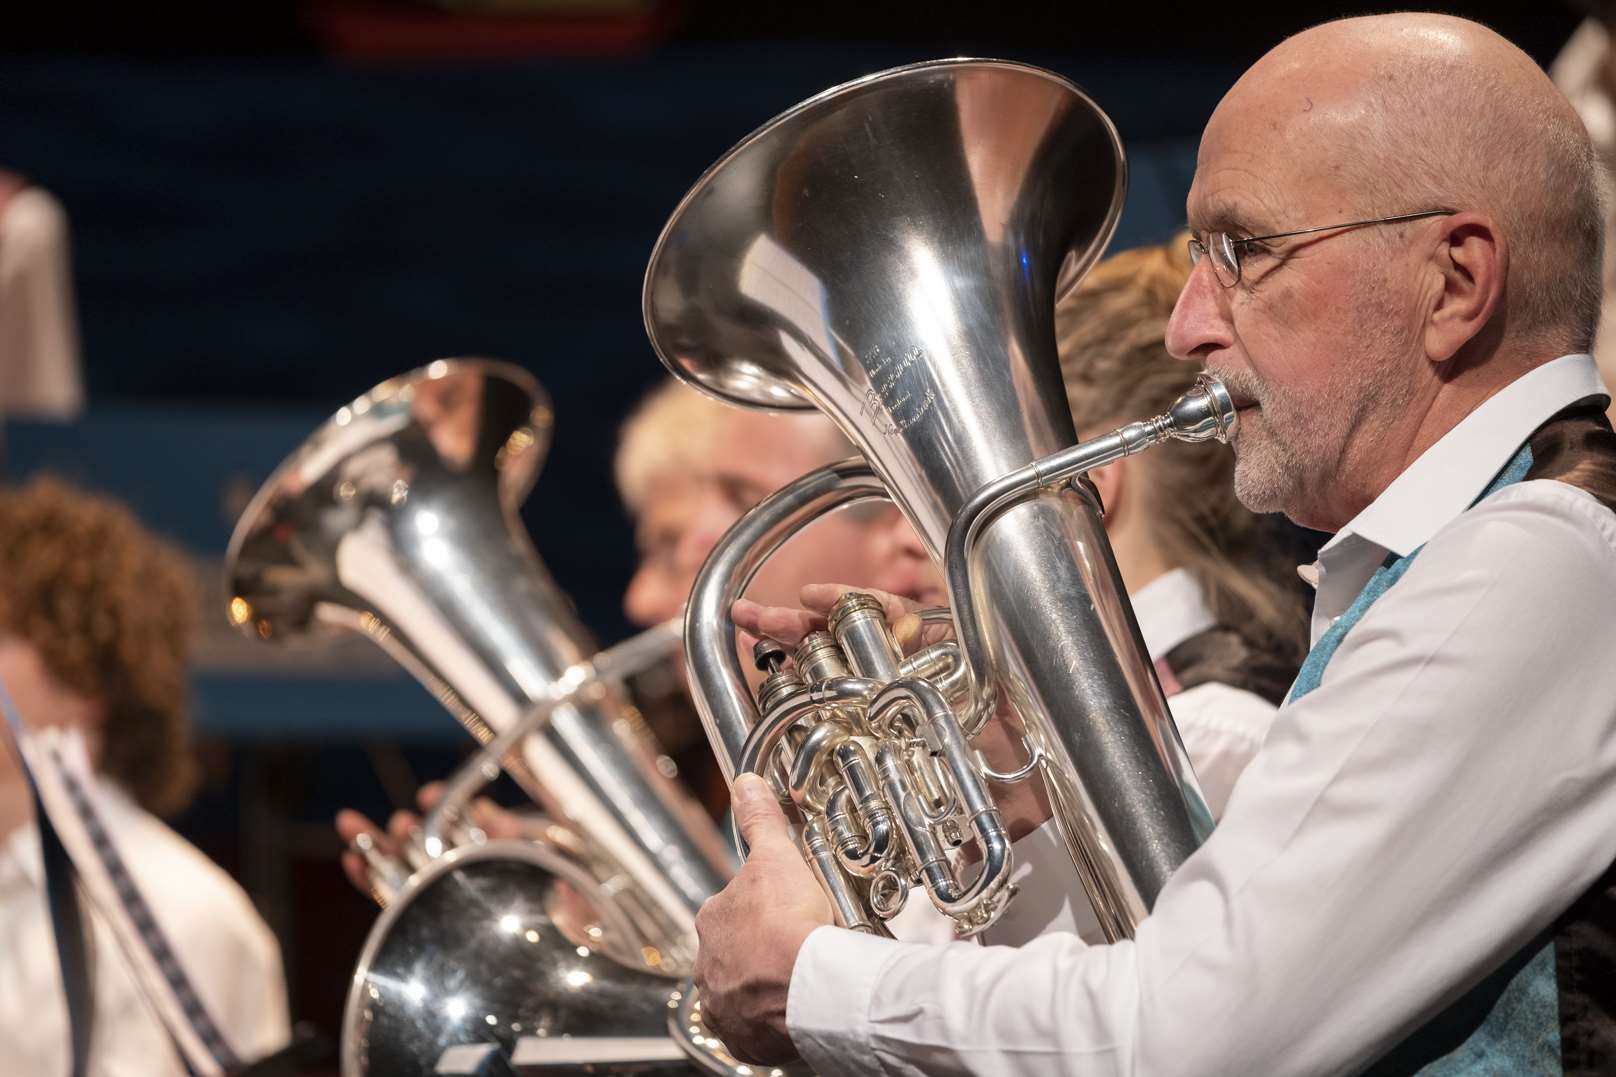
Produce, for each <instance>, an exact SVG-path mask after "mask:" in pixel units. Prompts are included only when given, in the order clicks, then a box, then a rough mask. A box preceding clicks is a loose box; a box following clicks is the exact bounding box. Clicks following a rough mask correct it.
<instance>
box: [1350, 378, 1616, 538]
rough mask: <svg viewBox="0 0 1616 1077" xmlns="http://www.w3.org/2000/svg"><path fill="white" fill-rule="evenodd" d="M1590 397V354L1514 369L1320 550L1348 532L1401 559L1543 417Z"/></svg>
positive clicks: (1465, 500)
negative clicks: (1516, 371)
mask: <svg viewBox="0 0 1616 1077" xmlns="http://www.w3.org/2000/svg"><path fill="white" fill-rule="evenodd" d="M1591 396H1604V397H1607V398H1608V396H1609V393H1608V392H1607V390H1606V389H1605V386H1604V383H1603V382H1601V381H1600V379H1599V368H1598V367H1596V366H1595V365H1594V360H1593V357H1592V356H1590V355H1562V356H1561V357H1560V358H1558V359H1555V360H1553V361H1552V362H1548V363H1544V364H1543V365H1542V366H1539V367H1536V368H1534V369H1532V370H1530V371H1528V372H1527V373H1525V374H1523V375H1521V376H1520V377H1519V378H1516V379H1515V380H1514V381H1512V382H1510V383H1509V384H1508V385H1506V386H1504V388H1503V389H1500V390H1499V391H1498V392H1497V393H1494V394H1493V395H1492V396H1491V397H1489V398H1488V399H1487V400H1485V401H1484V402H1483V403H1482V404H1481V406H1480V407H1478V408H1476V410H1475V411H1472V412H1471V413H1470V414H1469V415H1466V416H1465V417H1464V418H1463V419H1462V420H1460V422H1459V423H1458V425H1457V426H1455V427H1454V428H1453V429H1452V430H1449V431H1448V432H1447V433H1446V434H1444V435H1442V437H1441V439H1439V440H1438V441H1437V443H1436V444H1435V445H1432V446H1431V447H1430V448H1429V449H1426V450H1425V452H1423V453H1421V454H1420V456H1419V458H1418V459H1417V460H1415V461H1414V462H1413V463H1412V464H1410V465H1409V466H1408V467H1406V468H1404V469H1403V472H1402V474H1400V475H1398V476H1397V478H1395V479H1393V480H1392V483H1391V485H1390V486H1387V487H1386V489H1385V490H1383V491H1382V492H1381V494H1380V496H1379V497H1377V498H1375V500H1374V501H1372V502H1370V504H1369V506H1368V507H1367V508H1365V509H1364V510H1363V511H1362V512H1360V513H1359V514H1358V515H1357V516H1355V517H1353V518H1352V520H1351V521H1349V522H1348V523H1347V525H1346V526H1345V527H1343V528H1342V529H1341V530H1340V531H1339V532H1337V533H1336V535H1335V537H1334V538H1332V539H1330V541H1329V542H1327V543H1325V545H1324V548H1323V550H1321V551H1320V553H1321V554H1325V553H1328V552H1329V551H1330V550H1332V549H1333V548H1335V547H1337V546H1340V545H1341V544H1343V543H1344V542H1345V541H1346V540H1347V538H1348V537H1349V536H1353V535H1356V536H1359V537H1360V538H1363V539H1367V540H1368V541H1369V542H1372V543H1374V544H1375V545H1377V546H1379V547H1380V548H1382V549H1384V550H1388V551H1390V552H1392V553H1394V554H1396V555H1397V556H1398V557H1406V556H1407V555H1408V554H1410V553H1412V552H1413V551H1414V550H1416V549H1418V548H1419V547H1420V546H1422V545H1424V544H1425V543H1426V541H1427V540H1429V539H1430V538H1431V536H1432V535H1434V534H1436V533H1437V532H1438V531H1439V530H1441V529H1442V527H1443V526H1444V525H1446V524H1447V523H1449V522H1450V521H1451V520H1453V519H1454V517H1456V516H1458V515H1459V514H1460V513H1462V512H1464V511H1465V509H1467V508H1469V507H1470V506H1471V505H1472V504H1473V503H1474V502H1475V500H1476V498H1477V497H1478V496H1480V494H1481V492H1482V491H1483V490H1485V489H1486V488H1487V484H1488V483H1489V482H1491V481H1492V480H1493V477H1494V476H1495V475H1497V474H1498V473H1499V472H1500V471H1502V470H1503V469H1504V466H1505V465H1506V464H1508V463H1509V460H1510V457H1512V456H1514V455H1515V451H1516V450H1517V449H1519V448H1520V446H1521V444H1522V443H1523V442H1524V441H1526V439H1527V438H1528V437H1530V436H1531V435H1532V432H1533V431H1534V430H1536V429H1537V428H1538V427H1539V426H1541V425H1542V424H1543V422H1544V421H1545V420H1546V419H1548V418H1550V417H1551V416H1552V415H1554V414H1555V413H1556V412H1558V411H1560V410H1561V409H1562V408H1565V407H1566V406H1568V405H1570V404H1574V403H1576V402H1577V401H1579V400H1583V399H1586V398H1587V397H1591Z"/></svg>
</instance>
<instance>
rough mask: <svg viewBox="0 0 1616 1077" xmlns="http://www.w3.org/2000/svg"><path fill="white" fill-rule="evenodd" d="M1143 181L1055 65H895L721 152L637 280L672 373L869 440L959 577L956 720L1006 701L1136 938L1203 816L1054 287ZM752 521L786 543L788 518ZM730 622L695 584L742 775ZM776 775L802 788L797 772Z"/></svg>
mask: <svg viewBox="0 0 1616 1077" xmlns="http://www.w3.org/2000/svg"><path fill="white" fill-rule="evenodd" d="M1125 176H1126V168H1125V163H1124V159H1123V154H1122V147H1121V142H1120V139H1119V138H1118V136H1117V133H1116V130H1115V128H1114V126H1113V125H1112V124H1111V122H1110V120H1109V119H1108V118H1107V117H1106V116H1105V114H1104V113H1103V112H1102V111H1100V109H1099V108H1098V107H1097V106H1095V105H1094V103H1093V102H1092V101H1091V100H1089V98H1088V97H1087V96H1085V95H1084V94H1083V93H1082V91H1081V90H1079V89H1078V88H1077V87H1076V86H1074V85H1073V84H1072V83H1070V82H1068V81H1067V80H1065V79H1063V78H1061V77H1059V76H1057V75H1054V74H1052V73H1050V72H1047V71H1043V70H1040V69H1038V68H1033V67H1029V66H1026V65H1022V64H1015V63H1007V62H1002V61H991V60H947V61H936V62H933V63H927V64H917V65H912V66H910V67H905V68H899V69H895V70H893V71H887V72H882V73H879V74H876V75H871V76H869V77H867V78H864V79H860V80H858V81H856V82H852V83H848V84H846V85H844V86H839V87H836V88H833V89H831V90H828V91H826V92H824V93H822V94H820V95H818V96H816V97H814V98H811V99H809V100H808V101H806V102H804V103H802V104H801V105H798V106H797V107H796V108H794V109H791V110H789V111H787V112H786V113H784V114H782V115H781V116H779V117H777V118H776V119H774V120H773V121H771V122H770V123H768V124H766V125H764V126H763V127H762V128H760V129H759V130H758V131H756V132H755V133H753V134H752V135H751V136H750V137H748V138H747V139H745V140H743V141H742V142H741V143H740V144H738V145H737V146H736V147H735V148H734V149H732V150H731V151H730V152H729V153H728V154H726V155H725V156H724V157H723V158H721V159H720V160H719V161H718V163H717V164H715V165H714V166H713V167H712V168H710V169H709V170H708V171H707V173H706V174H705V175H703V176H702V177H701V179H700V180H698V181H697V183H696V185H695V186H694V187H693V188H692V189H691V191H690V192H689V193H688V194H687V195H686V196H685V198H684V200H683V201H682V202H681V204H680V205H679V207H678V208H677V209H676V211H675V212H674V214H673V216H672V218H671V219H670V221H669V222H668V224H667V226H666V228H665V229H664V231H663V233H662V236H661V238H660V239H659V241H658V244H657V247H656V249H655V251H654V252H653V255H652V259H651V265H650V267H649V269H648V271H647V274H646V282H645V290H644V311H645V320H646V326H647V330H648V333H649V335H650V337H651V340H652V343H653V345H654V346H655V348H656V350H657V352H658V354H659V356H660V357H661V358H662V360H663V362H664V363H665V364H666V365H667V366H668V368H669V369H670V370H672V371H673V372H674V373H675V374H676V375H677V376H679V377H681V378H683V379H684V380H686V381H687V382H689V383H691V384H692V385H694V386H695V387H697V388H699V389H702V390H703V391H705V392H708V393H709V394H711V395H714V396H717V397H719V398H720V399H724V400H727V401H729V402H731V403H736V404H740V405H743V406H750V407H766V408H777V409H781V408H783V409H801V408H807V407H817V408H819V409H820V410H822V411H824V412H825V413H826V414H827V415H828V416H830V417H831V418H832V419H833V420H834V421H835V422H836V423H837V425H838V426H839V427H840V428H841V429H842V431H843V433H845V434H846V435H847V436H848V438H849V439H850V440H851V441H852V442H853V443H854V444H855V445H856V446H857V447H858V448H859V450H860V451H861V452H862V453H863V455H864V457H865V459H866V460H868V462H869V465H870V467H871V469H872V470H873V472H874V475H875V476H877V477H878V478H879V485H880V486H881V487H882V488H884V490H885V491H886V493H887V494H888V495H889V496H890V497H891V498H892V500H894V501H895V502H896V503H897V504H898V506H899V507H900V509H902V510H903V512H904V514H905V516H906V517H907V518H908V519H909V521H910V523H911V524H913V525H914V527H915V529H916V531H917V532H918V533H919V534H920V536H921V538H922V539H923V540H924V541H925V543H926V545H927V547H928V548H929V550H930V551H931V553H932V556H933V557H934V558H935V559H937V560H938V561H940V562H941V563H942V565H943V568H944V571H945V574H946V576H947V580H948V584H949V597H950V604H951V606H952V608H953V611H954V616H955V620H956V622H957V625H956V632H957V638H958V640H959V648H958V651H957V652H956V653H955V655H954V656H953V657H952V658H950V659H948V660H947V661H948V662H952V663H955V664H954V665H949V666H947V670H948V671H949V675H950V676H951V677H953V678H954V679H955V680H957V681H959V682H961V683H962V685H963V691H964V700H963V702H959V701H951V702H954V704H955V705H956V706H958V708H959V709H958V711H957V714H958V721H959V726H960V731H961V732H962V733H963V734H964V735H966V736H967V737H968V736H969V735H970V734H971V733H973V732H975V731H977V730H979V729H980V728H981V725H982V723H983V722H984V721H986V720H987V716H988V714H989V713H991V710H992V707H993V706H994V704H995V702H996V700H997V699H998V698H999V696H1000V695H1001V694H1002V695H1003V696H1006V697H1007V698H1008V700H1009V701H1010V703H1011V705H1012V706H1013V708H1014V710H1015V711H1016V713H1017V715H1018V716H1019V718H1020V719H1021V724H1022V725H1023V726H1024V727H1025V731H1026V737H1027V740H1028V742H1029V745H1030V750H1029V755H1028V760H1027V765H1026V766H1024V767H1022V768H1019V769H1020V771H1024V772H1027V773H1032V772H1036V773H1037V774H1038V775H1039V776H1040V777H1041V778H1042V779H1043V781H1044V783H1045V786H1046V789H1047V791H1048V793H1049V797H1050V801H1051V804H1052V807H1053V809H1054V813H1055V818H1056V822H1057V825H1058V827H1059V830H1060V833H1061V835H1062V837H1063V838H1064V840H1065V843H1066V846H1067V848H1068V851H1069V852H1070V854H1071V857H1072V861H1073V864H1074V867H1075V869H1076V871H1077V873H1078V875H1079V878H1080V880H1081V882H1082V884H1083V886H1084V888H1085V890H1086V891H1087V892H1088V894H1089V897H1090V899H1091V901H1092V902H1093V904H1094V905H1095V907H1096V912H1097V914H1098V917H1099V920H1100V923H1101V925H1102V927H1103V928H1104V929H1105V931H1106V932H1107V934H1108V935H1109V936H1110V937H1112V938H1120V937H1124V936H1127V935H1130V934H1131V933H1132V930H1133V927H1134V925H1135V924H1137V923H1138V921H1139V920H1140V919H1142V918H1143V917H1144V916H1145V915H1146V913H1147V912H1148V910H1149V908H1150V905H1151V903H1152V902H1153V901H1154V899H1155V895H1156V893H1157V892H1158V891H1159V890H1160V888H1161V886H1162V885H1163V884H1164V883H1165V881H1166V879H1167V878H1168V876H1169V875H1170V874H1171V873H1172V871H1173V870H1174V869H1175V868H1176V867H1177V866H1178V865H1179V864H1180V863H1181V862H1182V861H1183V860H1184V859H1185V858H1186V857H1187V856H1188V855H1189V854H1190V853H1191V852H1192V851H1193V850H1194V849H1195V848H1196V847H1197V846H1198V844H1199V843H1200V842H1201V841H1202V840H1203V839H1204V837H1205V835H1206V834H1207V833H1208V832H1209V830H1210V825H1211V819H1210V815H1209V813H1208V812H1207V810H1206V807H1205V804H1204V802H1203V800H1202V798H1201V795H1200V791H1199V789H1198V787H1197V785H1196V783H1195V779H1194V775H1193V773H1192V771H1191V768H1190V765H1189V761H1188V756H1187V754H1186V753H1185V752H1184V749H1183V745H1182V744H1181V742H1180V741H1179V738H1178V735H1177V731H1176V729H1175V728H1174V726H1173V724H1172V719H1171V716H1170V715H1169V713H1168V710H1167V705H1166V701H1165V699H1164V697H1163V696H1162V692H1161V688H1160V685H1159V684H1158V683H1157V680H1156V676H1155V670H1154V668H1153V664H1152V663H1151V662H1150V661H1149V659H1148V656H1147V655H1146V652H1145V649H1144V645H1143V642H1142V641H1141V639H1140V637H1139V630H1138V626H1137V624H1136V623H1135V621H1134V617H1133V612H1132V608H1131V606H1130V605H1129V604H1128V600H1127V596H1126V593H1125V591H1124V590H1123V587H1122V584H1121V580H1120V577H1119V575H1118V572H1117V569H1116V565H1115V562H1114V559H1113V557H1112V554H1111V550H1110V546H1109V544H1108V542H1107V541H1106V537H1105V530H1104V525H1103V518H1102V510H1101V507H1100V505H1099V503H1098V498H1097V497H1096V496H1094V495H1093V492H1092V490H1091V489H1089V488H1088V487H1087V485H1086V484H1083V483H1079V484H1078V485H1077V486H1076V487H1074V486H1072V484H1071V482H1070V475H1069V474H1068V473H1067V469H1071V468H1073V467H1077V465H1078V464H1079V463H1082V462H1083V461H1088V463H1087V465H1086V466H1093V463H1092V460H1090V459H1089V458H1088V457H1086V456H1084V455H1082V454H1084V453H1086V452H1087V451H1088V450H1087V449H1085V448H1083V447H1082V446H1079V445H1078V441H1077V436H1076V433H1075V431H1074V430H1073V428H1072V420H1071V413H1070V410H1069V408H1068V406H1067V402H1066V395H1065V387H1064V385H1063V383H1062V380H1061V375H1060V369H1059V362H1058V357H1057V354H1056V348H1055V336H1054V325H1053V322H1054V301H1055V295H1056V294H1057V290H1058V289H1057V285H1058V283H1059V284H1062V285H1064V284H1066V283H1069V282H1072V281H1075V280H1076V279H1077V278H1079V277H1081V275H1082V273H1083V272H1084V271H1085V270H1086V269H1087V268H1088V266H1090V265H1091V264H1093V262H1094V261H1096V260H1097V259H1098V258H1099V256H1100V254H1101V252H1102V251H1103V249H1104V247H1105V245H1106V244H1107V242H1108V241H1109V240H1110V238H1111V235H1112V233H1113V231H1114V230H1115V227H1116V222H1117V219H1118V216H1119V215H1120V211H1121V207H1122V201H1123V194H1124V191H1125V187H1126V179H1125ZM1226 405H1227V398H1226V396H1221V397H1220V396H1219V395H1218V391H1217V390H1215V389H1212V388H1211V387H1207V388H1206V390H1205V392H1204V393H1203V394H1202V395H1201V396H1198V397H1196V398H1195V399H1193V400H1188V401H1186V402H1185V403H1184V405H1183V408H1184V409H1188V412H1193V413H1194V414H1193V415H1192V414H1184V415H1176V414H1175V415H1174V416H1170V417H1167V418H1165V419H1158V420H1154V421H1151V422H1148V423H1145V424H1131V425H1130V426H1129V427H1125V428H1123V429H1122V430H1120V431H1118V432H1116V433H1115V434H1113V435H1111V436H1110V438H1108V439H1101V440H1102V441H1103V442H1105V443H1106V444H1105V448H1104V450H1103V452H1102V453H1101V454H1102V455H1103V454H1104V453H1106V452H1117V453H1123V452H1126V451H1128V450H1129V449H1131V448H1137V447H1139V446H1142V445H1143V444H1144V443H1146V442H1151V441H1155V440H1160V439H1161V438H1162V437H1164V436H1169V433H1168V432H1169V428H1171V429H1172V430H1182V431H1191V430H1193V431H1195V432H1196V436H1205V435H1208V434H1210V435H1212V436H1217V435H1219V434H1220V433H1224V432H1226V428H1227V426H1228V424H1229V422H1230V421H1231V420H1232V412H1229V411H1228V409H1227V407H1226ZM1209 418H1210V421H1211V425H1210V426H1206V425H1205V421H1207V420H1208V419H1209ZM1180 419H1183V420H1186V423H1185V424H1184V425H1182V426H1180V423H1179V420H1180ZM1190 420H1193V421H1190ZM1096 451H1100V450H1098V449H1097V450H1096ZM1073 453H1078V455H1077V456H1073V455H1072V454H1073ZM1080 471H1081V467H1078V472H1080ZM1078 472H1071V474H1075V473H1078ZM1062 475H1066V477H1065V478H1061V477H1060V476H1062ZM799 492H801V493H803V496H805V497H806V496H808V495H807V494H806V493H805V492H802V491H799ZM810 500H811V498H810ZM956 529H958V530H956ZM761 530H762V531H764V532H766V534H762V535H759V536H758V537H759V539H760V540H761V541H765V542H767V543H777V542H778V541H780V539H781V538H782V537H783V533H784V530H782V529H776V530H770V529H768V528H762V529H761ZM777 532H778V533H777ZM698 592H699V586H698ZM710 599H712V601H710ZM727 618H728V611H727V609H723V608H718V603H717V601H716V599H714V598H713V596H711V595H703V594H700V593H698V594H697V595H696V596H694V597H693V599H692V601H691V603H690V605H689V608H688V611H687V615H686V648H687V658H688V660H689V662H690V670H691V673H692V682H693V684H694V685H695V686H696V688H697V693H696V694H697V699H698V705H699V707H700V709H701V710H702V712H703V719H704V721H705V722H706V723H707V728H708V732H709V736H710V737H711V738H712V739H713V741H714V744H715V750H719V754H720V757H721V758H723V757H726V756H727V757H728V759H729V763H727V764H726V766H727V767H730V768H733V766H734V765H735V764H736V762H737V761H738V760H740V759H741V758H742V754H743V752H744V751H745V749H746V747H747V744H746V741H747V738H748V736H749V735H750V731H753V730H754V729H755V727H757V726H758V713H757V709H756V708H755V707H753V706H752V705H751V704H750V701H747V702H745V703H742V702H740V701H738V700H737V699H736V698H734V697H732V696H731V695H730V690H731V689H732V688H733V681H732V676H733V670H732V669H729V668H728V663H727V662H726V661H723V660H722V656H721V654H719V653H718V652H721V651H722V648H723V647H724V646H725V645H727V644H728V643H729V641H730V630H729V629H728V628H727V627H726V626H727ZM704 636H717V637H718V639H717V640H716V641H714V642H712V644H711V648H712V649H711V650H710V651H708V652H707V657H708V658H713V659H715V662H714V663H708V662H704V661H703V660H702V658H701V657H700V655H699V654H698V640H699V639H701V638H702V637H704ZM935 661H937V662H939V663H944V664H945V665H946V663H945V662H944V659H943V658H942V657H941V656H937V657H936V658H935ZM881 681H882V683H886V681H885V679H884V678H883V679H881ZM864 687H867V686H864ZM841 690H843V691H847V692H856V691H859V690H862V689H861V688H860V686H857V685H853V684H843V685H842V686H841ZM837 705H840V704H839V703H837V702H836V701H831V702H830V703H828V704H827V706H832V707H834V706H837ZM926 706H929V704H928V705H926ZM926 706H922V705H920V704H918V703H916V702H914V701H911V702H910V703H909V704H908V705H907V707H906V708H905V711H904V713H907V714H909V715H911V716H912V715H913V714H915V713H917V712H922V713H923V712H925V711H926ZM907 720H908V719H906V721H907ZM916 728H917V729H918V728H919V727H918V726H917V727H916ZM782 735H784V736H791V735H794V734H792V733H791V731H790V728H789V726H788V727H787V728H785V729H784V731H783V733H782ZM859 735H862V734H857V733H855V737H856V736H859ZM753 747H754V748H755V747H756V744H754V745H753ZM919 766H920V765H919V764H917V765H916V767H912V768H911V769H912V770H913V772H914V773H915V774H916V775H920V776H922V777H921V778H919V779H917V780H921V781H929V777H928V775H930V772H928V771H925V770H922V769H918V768H919ZM766 776H771V777H774V778H776V779H777V780H776V788H777V790H778V791H780V792H781V794H782V796H783V797H785V798H786V799H788V800H789V799H790V788H789V783H788V782H787V781H785V780H783V776H782V775H779V774H774V775H767V774H766ZM1017 776H1018V775H1015V774H1012V775H1001V776H999V777H998V778H995V777H993V776H991V775H989V776H988V780H989V781H990V782H991V781H997V780H999V778H1004V779H1010V778H1013V777H1017ZM926 810H927V811H928V812H932V813H940V812H941V811H942V809H941V808H928V809H926ZM956 815H957V813H956ZM983 818H984V820H986V817H985V816H983ZM954 822H955V823H956V824H957V823H959V822H960V820H959V819H958V818H956V819H955V820H954ZM827 825H828V824H827ZM994 840H995V841H996V840H997V839H994ZM855 844H856V843H855ZM849 847H850V848H851V847H852V846H849ZM912 851H913V850H912ZM920 852H921V853H922V854H923V856H930V855H931V854H932V850H930V849H929V848H928V849H924V850H920ZM843 866H844V867H847V865H845V864H844V865H843ZM861 882H862V880H861ZM887 885H890V884H887ZM937 897H938V895H936V894H933V898H934V900H936V899H937ZM951 900H952V899H950V898H948V897H947V896H946V895H944V901H943V903H944V904H948V903H949V902H950V901H951ZM989 904H991V903H989ZM940 907H941V906H940ZM978 911H979V912H980V911H988V912H991V910H978ZM972 923H979V917H977V918H975V919H973V921H972ZM961 926H962V928H965V929H967V930H969V929H971V924H962V925H961Z"/></svg>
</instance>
